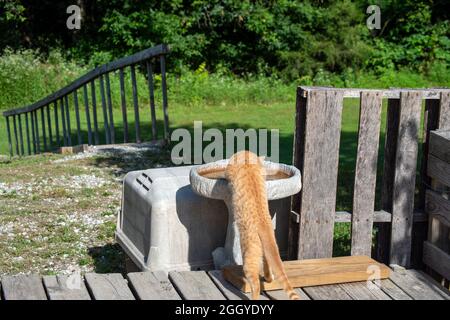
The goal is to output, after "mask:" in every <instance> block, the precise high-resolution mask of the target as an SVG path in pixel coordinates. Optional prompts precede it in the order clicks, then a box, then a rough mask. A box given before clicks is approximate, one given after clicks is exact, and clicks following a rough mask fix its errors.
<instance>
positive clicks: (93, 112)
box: [91, 80, 100, 145]
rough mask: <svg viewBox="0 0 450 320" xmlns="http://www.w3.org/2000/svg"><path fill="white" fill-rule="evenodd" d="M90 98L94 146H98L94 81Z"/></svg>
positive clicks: (93, 81)
mask: <svg viewBox="0 0 450 320" xmlns="http://www.w3.org/2000/svg"><path fill="white" fill-rule="evenodd" d="M91 96H92V115H93V120H94V138H95V144H96V145H98V144H100V141H99V137H98V121H97V98H96V97H95V80H92V82H91Z"/></svg>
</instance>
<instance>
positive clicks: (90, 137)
mask: <svg viewBox="0 0 450 320" xmlns="http://www.w3.org/2000/svg"><path fill="white" fill-rule="evenodd" d="M83 95H84V111H85V113H86V123H87V129H88V143H89V145H92V129H91V117H90V115H89V99H88V92H87V84H85V85H84V86H83Z"/></svg>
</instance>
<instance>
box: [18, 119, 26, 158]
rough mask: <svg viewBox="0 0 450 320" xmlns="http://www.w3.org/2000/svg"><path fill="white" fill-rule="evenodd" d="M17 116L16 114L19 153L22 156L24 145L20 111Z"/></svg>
mask: <svg viewBox="0 0 450 320" xmlns="http://www.w3.org/2000/svg"><path fill="white" fill-rule="evenodd" d="M17 116H18V120H19V139H20V153H21V155H22V156H24V155H25V150H24V145H23V133H22V117H21V114H20V113H19V114H18V115H17Z"/></svg>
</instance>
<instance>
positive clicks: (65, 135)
mask: <svg viewBox="0 0 450 320" xmlns="http://www.w3.org/2000/svg"><path fill="white" fill-rule="evenodd" d="M60 107H61V123H62V129H63V145H64V146H67V140H68V139H67V129H66V116H65V111H64V101H63V98H61V100H60Z"/></svg>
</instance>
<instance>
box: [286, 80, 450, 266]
mask: <svg viewBox="0 0 450 320" xmlns="http://www.w3.org/2000/svg"><path fill="white" fill-rule="evenodd" d="M345 98H359V99H360V109H359V130H358V146H357V155H356V166H355V173H354V181H353V180H350V181H348V183H352V184H354V191H353V209H352V212H336V191H337V175H338V162H339V145H340V133H341V114H342V108H343V101H344V99H345ZM385 98H387V115H386V131H385V145H384V158H383V160H382V161H383V170H382V174H381V176H380V177H378V179H381V180H382V183H381V208H380V210H378V211H375V195H376V180H377V161H378V153H379V152H378V151H379V137H380V126H381V115H382V101H383V99H385ZM423 100H425V115H424V123H423V125H424V130H423V132H424V134H423V137H419V134H420V132H421V131H420V128H421V119H422V101H423ZM296 110H297V112H296V130H295V138H294V139H295V142H294V159H293V162H294V165H295V166H296V167H297V168H299V169H300V170H301V173H302V180H303V181H302V182H303V186H302V191H301V192H300V194H299V195H298V196H295V197H294V198H293V202H292V213H293V215H292V216H293V217H294V219H290V220H291V221H290V236H289V239H290V244H291V245H290V251H289V252H290V254H289V255H290V257H291V258H298V259H306V258H324V257H331V256H332V252H333V230H334V225H335V223H338V222H350V223H351V254H352V255H359V254H363V255H369V256H370V255H372V256H373V257H374V258H375V259H377V260H379V261H382V262H385V263H389V264H397V265H401V266H405V267H409V266H411V265H416V264H417V263H419V264H420V262H421V260H422V245H423V242H424V240H425V239H426V230H427V224H426V221H427V217H426V215H425V214H424V213H423V207H424V203H425V192H424V190H425V188H424V186H425V185H426V184H427V183H429V181H428V177H427V175H426V172H427V161H426V157H419V154H418V152H419V145H420V143H422V152H423V153H424V155H426V154H427V153H428V140H429V132H430V131H431V130H434V129H437V128H450V90H448V89H429V90H428V89H426V90H409V89H391V90H367V89H336V88H322V87H299V88H298V91H297V106H296ZM420 158H422V162H421V165H420V166H418V165H417V163H418V162H419V161H418V160H419V159H420ZM417 169H419V172H421V175H420V181H419V183H418V185H419V194H418V195H417V197H418V199H417V201H416V203H418V205H417V206H416V208H415V207H414V203H415V201H414V197H415V190H416V170H417ZM374 227H375V228H376V229H377V236H376V241H374V242H375V247H373V241H372V240H373V239H372V238H373V229H374Z"/></svg>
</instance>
